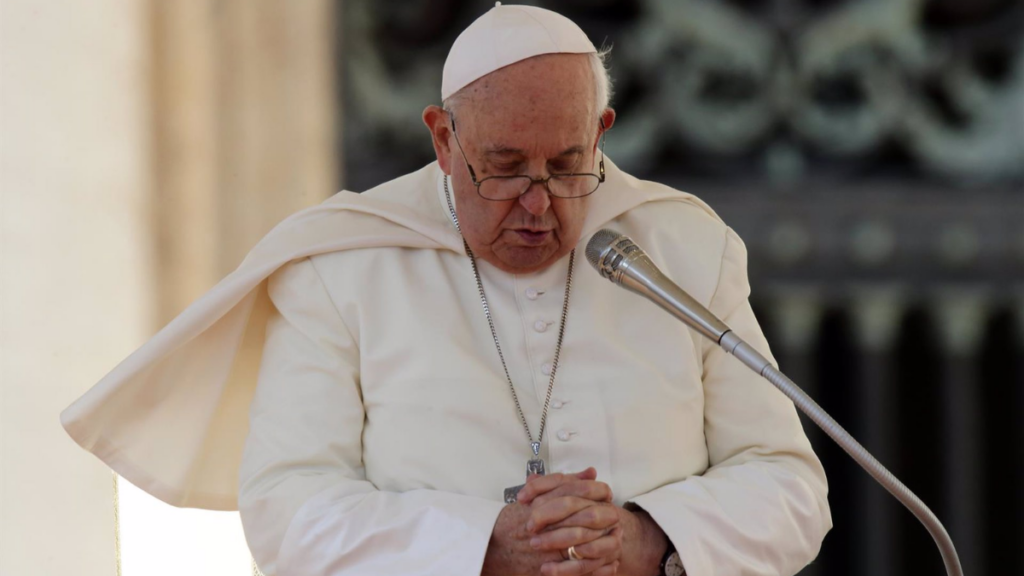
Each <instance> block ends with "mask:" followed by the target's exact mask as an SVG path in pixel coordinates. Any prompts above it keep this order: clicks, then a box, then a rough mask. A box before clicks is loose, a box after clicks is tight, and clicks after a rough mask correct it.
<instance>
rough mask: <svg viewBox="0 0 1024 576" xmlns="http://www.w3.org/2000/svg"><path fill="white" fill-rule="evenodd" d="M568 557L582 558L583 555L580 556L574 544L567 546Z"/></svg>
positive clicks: (573, 558) (572, 558)
mask: <svg viewBox="0 0 1024 576" xmlns="http://www.w3.org/2000/svg"><path fill="white" fill-rule="evenodd" d="M569 558H570V559H571V560H583V556H580V553H579V552H577V551H576V547H575V546H569Z"/></svg>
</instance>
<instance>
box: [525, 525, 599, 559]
mask: <svg viewBox="0 0 1024 576" xmlns="http://www.w3.org/2000/svg"><path fill="white" fill-rule="evenodd" d="M606 535H607V533H606V531H605V530H592V529H590V528H580V527H578V526H569V527H567V528H559V529H558V530H550V531H548V532H544V533H542V534H538V535H536V536H534V537H533V538H531V539H530V546H532V547H533V549H534V550H544V551H550V550H565V549H567V548H569V546H576V548H577V549H579V547H580V545H581V544H587V543H589V542H593V541H594V540H597V539H598V538H604V537H606ZM598 556H600V554H591V555H590V557H592V558H596V557H598Z"/></svg>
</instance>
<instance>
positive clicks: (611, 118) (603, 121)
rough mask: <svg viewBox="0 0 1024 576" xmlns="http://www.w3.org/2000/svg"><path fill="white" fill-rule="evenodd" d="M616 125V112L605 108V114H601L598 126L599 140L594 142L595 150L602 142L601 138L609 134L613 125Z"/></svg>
mask: <svg viewBox="0 0 1024 576" xmlns="http://www.w3.org/2000/svg"><path fill="white" fill-rule="evenodd" d="M614 124H615V110H613V109H612V108H605V109H604V112H602V113H601V117H600V119H599V121H598V126H597V138H596V139H595V140H594V150H595V151H596V150H597V145H598V143H600V142H601V136H602V135H604V133H605V132H607V131H608V130H609V129H610V128H611V127H612V125H614Z"/></svg>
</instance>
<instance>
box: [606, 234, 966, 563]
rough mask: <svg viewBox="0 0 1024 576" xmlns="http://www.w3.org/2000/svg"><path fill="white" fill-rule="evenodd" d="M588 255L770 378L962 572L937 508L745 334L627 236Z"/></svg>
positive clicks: (619, 236) (608, 238) (613, 238)
mask: <svg viewBox="0 0 1024 576" xmlns="http://www.w3.org/2000/svg"><path fill="white" fill-rule="evenodd" d="M586 253H587V260H588V261H589V262H590V264H591V266H593V267H594V268H595V269H596V270H597V272H598V273H599V274H601V276H604V277H605V278H607V279H609V280H611V281H612V282H613V283H615V284H618V285H619V286H622V287H623V288H626V289H627V290H630V291H632V292H636V293H637V294H639V295H641V296H643V297H645V298H647V299H649V300H651V301H652V302H654V303H655V304H657V305H658V306H661V307H662V308H664V309H665V310H667V311H668V312H669V313H670V314H672V315H673V316H675V317H676V318H678V319H679V320H682V321H683V323H685V324H686V325H687V326H689V327H690V328H693V329H694V330H696V331H697V332H699V333H700V334H702V335H704V336H706V337H707V338H710V339H711V340H713V341H714V342H716V343H717V344H718V345H719V346H721V347H722V348H723V349H724V350H725V351H726V352H728V353H729V354H732V355H733V356H735V357H736V358H737V359H738V360H740V361H741V362H743V363H744V364H746V365H747V366H748V367H750V369H752V370H753V371H754V372H757V373H758V374H760V375H761V376H762V377H764V378H765V379H766V380H768V381H769V382H771V383H772V384H774V385H775V387H776V388H778V389H779V390H780V391H781V392H782V393H783V394H785V395H786V396H787V397H788V398H789V399H790V400H792V401H793V404H794V405H796V407H797V408H799V409H800V410H801V411H802V412H803V413H804V414H806V415H807V417H808V418H810V419H811V420H812V421H813V422H814V423H815V424H817V425H818V426H819V427H820V428H821V429H822V430H823V431H824V432H825V433H826V434H828V435H829V437H830V438H832V440H834V441H835V442H836V443H837V444H839V447H840V448H842V449H843V450H844V451H846V453H847V454H849V455H850V457H852V458H853V459H854V460H855V461H856V462H857V464H859V465H860V466H861V467H862V468H864V470H865V471H866V472H867V473H868V474H870V475H871V477H872V478H874V479H875V480H876V481H877V482H878V483H879V484H881V485H882V487H883V488H885V489H886V490H888V491H889V493H890V494H892V495H893V496H895V497H896V499H897V500H899V501H900V502H901V503H902V504H903V505H904V506H906V507H907V509H908V510H910V512H912V513H913V514H914V516H915V517H917V519H918V520H920V521H921V523H922V524H923V525H924V527H925V528H926V529H927V530H928V533H929V534H931V536H932V539H933V540H935V544H936V545H937V546H938V548H939V552H940V553H941V554H942V560H943V563H944V564H945V566H946V574H947V575H949V576H963V569H962V568H961V566H960V558H959V556H958V555H957V553H956V548H955V547H954V546H953V541H952V539H950V537H949V534H948V533H947V532H946V528H945V527H944V526H943V525H942V523H941V522H939V519H938V518H936V517H935V514H933V513H932V511H931V510H930V509H929V508H928V506H926V505H925V503H924V502H922V501H921V500H920V499H919V498H918V497H917V496H916V495H915V494H914V493H913V492H911V491H910V490H909V489H908V488H907V487H906V486H904V485H903V483H902V482H900V481H899V479H897V478H896V477H895V476H893V475H892V473H891V472H889V471H888V470H887V469H886V468H885V467H884V466H882V464H881V463H880V462H879V461H878V460H876V459H875V457H874V456H872V455H871V453H869V452H868V451H867V450H866V449H865V448H864V447H863V446H861V445H860V444H859V443H858V442H857V441H856V440H855V439H854V438H853V436H851V435H850V433H849V432H847V431H846V430H844V429H843V427H842V426H840V425H839V423H838V422H836V421H835V420H834V419H833V418H832V417H831V416H829V415H828V413H826V412H825V411H824V410H822V409H821V406H818V404H817V403H816V402H815V401H814V400H813V399H811V397H810V396H808V395H807V394H806V393H805V392H804V391H803V390H801V389H800V387H799V386H797V385H796V384H795V383H794V382H793V381H792V380H790V379H789V378H788V377H786V375H785V374H783V373H782V372H780V371H779V370H778V369H777V368H775V366H773V365H772V364H771V363H770V362H768V360H767V359H766V358H765V357H764V356H762V355H761V354H759V353H758V352H757V351H756V350H754V348H753V347H751V346H750V345H748V344H747V343H746V342H744V341H743V340H742V339H740V338H739V337H738V336H737V335H736V334H735V333H734V332H733V331H732V330H730V329H729V327H728V326H726V325H725V323H724V322H722V321H721V320H719V319H718V318H717V317H716V316H715V315H714V314H712V313H711V311H710V310H708V309H707V308H705V307H704V306H703V305H701V304H700V302H697V301H696V300H694V299H693V297H692V296H690V295H689V294H687V293H686V292H685V291H684V290H683V289H682V288H680V287H679V286H677V285H676V284H675V282H672V281H671V280H669V278H668V277H667V276H665V275H664V274H663V273H662V272H661V270H658V267H657V266H655V265H654V262H652V261H651V259H650V258H649V257H648V256H647V254H645V253H644V251H643V250H642V249H641V248H640V247H639V246H637V245H636V243H634V242H633V241H632V240H631V239H630V238H629V237H628V236H626V235H624V234H620V233H618V232H616V231H614V230H610V229H608V228H605V229H603V230H599V231H598V232H597V233H596V234H594V236H593V237H592V238H591V239H590V242H587V250H586Z"/></svg>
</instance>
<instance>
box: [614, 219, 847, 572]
mask: <svg viewBox="0 0 1024 576" xmlns="http://www.w3.org/2000/svg"><path fill="white" fill-rule="evenodd" d="M749 294H750V286H749V284H748V281H747V256H746V249H745V248H744V246H743V243H742V241H741V240H740V239H739V237H738V236H737V235H736V234H735V233H734V232H733V231H732V230H731V229H727V230H726V238H725V247H724V250H723V256H722V264H721V269H720V273H719V280H718V287H717V288H716V290H715V293H714V295H713V296H712V298H711V302H710V306H709V308H710V309H711V311H712V312H714V313H715V315H717V316H718V317H719V318H722V320H723V321H725V323H726V324H727V325H729V326H730V327H731V328H732V329H733V331H734V332H735V333H736V334H737V335H739V336H740V337H741V338H743V339H744V340H745V341H746V342H747V343H748V344H750V345H751V346H753V347H754V348H756V349H757V350H758V351H759V352H761V353H762V354H764V355H765V356H766V357H767V358H769V359H771V358H772V357H771V356H770V352H769V350H768V343H767V342H766V340H765V338H764V335H763V334H762V332H761V329H760V327H759V326H758V324H757V320H756V319H755V318H754V314H753V312H752V311H751V308H750V304H749V303H748V301H747V298H748V295H749ZM703 360H704V372H703V385H704V402H705V404H704V406H705V407H704V434H705V439H706V441H707V447H708V457H709V468H708V469H707V471H706V472H705V473H704V474H702V475H700V476H693V477H690V478H687V479H686V480H683V481H680V482H676V483H673V484H669V485H666V486H662V487H660V488H657V489H655V490H653V491H651V492H649V493H647V494H643V495H641V496H639V497H636V498H634V499H633V500H632V502H633V503H634V504H636V505H638V506H640V507H641V508H643V509H644V510H646V511H647V512H648V513H649V514H650V515H651V517H652V518H653V519H654V521H655V522H657V523H658V525H659V526H660V527H661V529H662V530H663V531H664V532H665V534H666V535H667V536H668V537H669V539H670V540H671V541H672V543H673V545H674V546H675V547H676V550H677V551H678V552H679V555H680V558H681V559H682V562H683V565H684V567H685V568H686V573H687V575H688V576H710V575H712V574H714V575H715V576H739V575H743V576H748V575H749V576H754V575H757V576H761V575H763V576H769V575H771V576H776V575H786V574H795V573H796V572H798V571H799V570H800V569H801V568H803V567H804V566H806V565H807V564H808V563H810V561H811V560H813V559H814V557H815V556H817V554H818V551H819V549H820V547H821V542H822V540H823V539H824V537H825V533H826V532H828V530H829V529H830V528H831V527H832V519H831V515H830V512H829V507H828V500H827V498H826V496H827V493H828V486H827V483H826V480H825V472H824V470H823V468H822V467H821V463H820V462H819V461H818V459H817V457H816V456H815V455H814V453H813V451H812V450H811V446H810V443H809V442H808V441H807V437H806V435H805V434H804V431H803V428H802V427H801V424H800V420H799V418H798V417H797V413H796V408H795V407H794V406H793V403H792V402H791V401H790V400H789V399H788V398H786V397H785V396H784V395H783V394H782V393H781V392H779V391H778V390H777V389H776V388H775V387H774V386H773V385H772V384H770V383H769V382H767V381H766V380H764V379H762V378H761V377H760V376H758V375H757V374H755V373H753V372H752V371H750V370H749V369H748V368H747V367H746V366H744V365H743V364H741V363H740V362H739V361H738V360H736V359H735V358H733V357H731V356H729V355H727V354H726V353H725V352H724V351H723V350H722V349H721V348H719V347H718V346H717V345H715V344H714V343H712V342H709V341H706V342H705V344H704V347H703ZM772 362H773V363H774V360H772Z"/></svg>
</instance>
